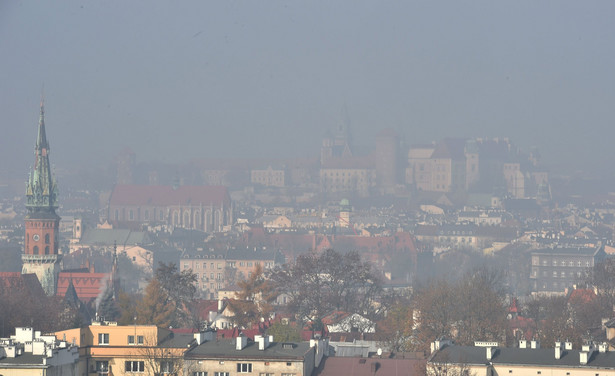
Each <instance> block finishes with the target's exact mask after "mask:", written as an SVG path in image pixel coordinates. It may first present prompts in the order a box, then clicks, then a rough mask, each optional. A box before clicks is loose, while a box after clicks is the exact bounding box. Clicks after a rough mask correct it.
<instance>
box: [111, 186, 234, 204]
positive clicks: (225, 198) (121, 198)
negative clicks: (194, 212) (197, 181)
mask: <svg viewBox="0 0 615 376" xmlns="http://www.w3.org/2000/svg"><path fill="white" fill-rule="evenodd" d="M188 204H191V205H201V204H202V205H203V206H208V205H215V206H220V205H221V204H224V205H230V196H229V193H228V189H227V188H226V187H223V186H189V185H185V186H180V187H177V188H176V189H174V188H173V187H171V186H164V185H116V186H115V189H114V190H113V193H112V194H111V200H110V205H152V206H168V205H188Z"/></svg>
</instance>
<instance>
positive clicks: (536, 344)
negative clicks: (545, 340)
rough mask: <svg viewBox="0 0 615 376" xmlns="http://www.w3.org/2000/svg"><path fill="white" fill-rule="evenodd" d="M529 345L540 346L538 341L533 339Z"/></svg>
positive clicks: (535, 347)
mask: <svg viewBox="0 0 615 376" xmlns="http://www.w3.org/2000/svg"><path fill="white" fill-rule="evenodd" d="M530 346H531V347H532V348H533V349H539V348H540V341H537V340H535V339H533V340H532V341H531V342H530Z"/></svg>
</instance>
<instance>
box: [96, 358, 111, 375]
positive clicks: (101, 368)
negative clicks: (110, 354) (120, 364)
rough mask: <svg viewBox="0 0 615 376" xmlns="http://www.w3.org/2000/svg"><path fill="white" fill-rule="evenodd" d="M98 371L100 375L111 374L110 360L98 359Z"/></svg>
mask: <svg viewBox="0 0 615 376" xmlns="http://www.w3.org/2000/svg"><path fill="white" fill-rule="evenodd" d="M96 373H98V376H103V375H107V374H109V362H108V361H106V360H98V361H96Z"/></svg>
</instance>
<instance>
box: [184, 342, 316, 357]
mask: <svg viewBox="0 0 615 376" xmlns="http://www.w3.org/2000/svg"><path fill="white" fill-rule="evenodd" d="M235 341H236V340H235V339H234V338H233V339H218V340H215V341H207V342H205V343H202V344H201V345H199V346H196V347H195V348H194V349H192V350H190V351H188V352H187V353H186V358H189V359H217V358H225V359H272V360H274V359H275V360H284V359H288V360H297V359H301V360H303V359H304V358H305V355H306V354H307V353H308V352H309V351H310V350H311V348H310V344H309V342H298V343H292V348H287V347H288V346H284V343H282V342H273V343H270V344H269V347H267V348H266V349H265V350H259V349H258V344H257V343H255V342H252V341H250V340H248V344H247V346H246V347H245V348H244V349H243V350H236V349H235V343H236V342H235Z"/></svg>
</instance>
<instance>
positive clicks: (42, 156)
mask: <svg viewBox="0 0 615 376" xmlns="http://www.w3.org/2000/svg"><path fill="white" fill-rule="evenodd" d="M57 207H58V190H57V186H56V182H55V179H54V178H53V177H52V176H51V166H50V164H49V143H48V142H47V135H46V134H45V109H44V105H43V102H42V101H41V116H40V120H39V123H38V137H37V139H36V147H35V149H34V168H33V170H32V171H30V176H29V178H28V182H27V183H26V209H27V211H28V212H27V214H26V217H25V227H26V237H25V249H24V254H23V255H22V256H21V259H22V261H23V268H22V274H28V273H34V274H36V276H37V277H38V280H39V281H40V282H41V286H42V287H43V290H45V293H47V295H55V293H56V287H57V283H58V274H59V272H60V260H61V259H62V255H60V254H59V248H58V229H59V226H60V217H59V216H58V215H57V214H56V211H55V210H56V209H57Z"/></svg>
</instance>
